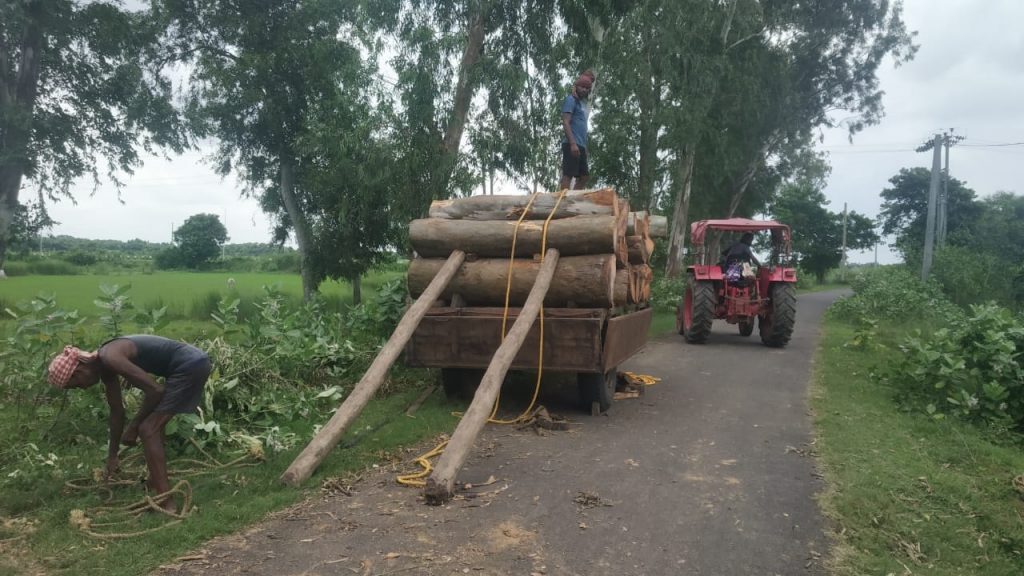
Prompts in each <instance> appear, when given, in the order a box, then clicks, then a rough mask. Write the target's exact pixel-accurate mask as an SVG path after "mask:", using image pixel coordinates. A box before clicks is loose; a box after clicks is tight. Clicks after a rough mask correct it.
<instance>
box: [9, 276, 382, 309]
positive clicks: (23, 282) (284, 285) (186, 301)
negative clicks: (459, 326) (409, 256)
mask: <svg viewBox="0 0 1024 576" xmlns="http://www.w3.org/2000/svg"><path fill="white" fill-rule="evenodd" d="M401 277H402V273H401V272H383V273H376V274H373V275H370V276H367V277H366V278H365V279H364V280H363V294H364V295H367V296H370V295H372V294H373V291H374V290H376V289H377V287H378V286H380V285H381V284H382V283H384V282H387V281H390V280H396V279H399V278H401ZM228 278H234V280H235V288H234V290H231V289H229V288H228ZM103 284H106V285H114V284H120V285H124V284H131V286H132V288H131V291H130V292H129V293H128V294H129V296H131V299H132V301H133V302H134V304H135V307H136V308H160V307H163V306H167V314H168V316H170V317H172V318H197V319H205V318H206V311H207V310H209V308H210V306H211V300H212V302H213V304H215V303H216V302H217V301H218V300H220V298H222V297H225V296H229V295H232V294H233V295H235V296H236V297H238V298H241V299H243V300H251V299H253V298H256V297H258V296H260V295H261V294H262V293H263V286H277V289H278V290H280V291H281V292H282V293H284V294H288V295H292V296H294V297H295V298H296V299H298V298H299V297H300V296H301V294H302V281H301V280H300V278H299V276H298V275H297V274H281V273H248V272H246V273H230V272H155V273H153V274H121V275H76V276H20V277H12V278H8V279H6V280H4V281H3V282H0V307H4V308H6V307H10V306H12V305H13V304H15V303H16V302H20V301H24V300H28V299H30V298H32V297H34V296H36V295H37V294H40V293H45V294H54V295H56V297H57V302H58V303H59V304H60V305H61V307H62V308H64V309H66V310H78V311H79V313H81V314H85V315H91V314H93V313H94V312H96V311H97V308H96V306H95V305H94V304H93V300H95V299H96V296H97V295H99V294H100V289H99V287H100V285H103ZM320 293H321V294H322V295H323V296H324V297H325V298H326V299H327V300H328V301H329V302H330V303H332V304H334V305H337V306H340V305H343V304H349V303H351V301H352V288H351V285H349V283H347V282H336V281H333V280H331V281H327V282H324V283H323V284H321V286H320Z"/></svg>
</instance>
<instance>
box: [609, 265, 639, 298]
mask: <svg viewBox="0 0 1024 576" xmlns="http://www.w3.org/2000/svg"><path fill="white" fill-rule="evenodd" d="M633 290H634V288H633V286H632V274H631V272H630V270H628V269H625V270H617V271H616V272H615V287H614V289H613V292H612V299H613V303H614V306H616V307H618V306H625V305H626V304H630V303H631V302H632V296H633Z"/></svg>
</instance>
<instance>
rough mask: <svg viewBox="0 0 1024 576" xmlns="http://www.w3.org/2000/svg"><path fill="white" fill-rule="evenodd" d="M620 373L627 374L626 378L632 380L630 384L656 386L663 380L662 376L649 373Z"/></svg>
mask: <svg viewBox="0 0 1024 576" xmlns="http://www.w3.org/2000/svg"><path fill="white" fill-rule="evenodd" d="M619 374H622V375H623V376H625V377H626V379H627V380H629V381H630V384H634V385H644V386H654V385H655V384H657V383H658V382H661V378H658V377H657V376H650V375H647V374H636V373H633V372H626V371H622V372H619Z"/></svg>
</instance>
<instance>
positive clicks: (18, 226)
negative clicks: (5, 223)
mask: <svg viewBox="0 0 1024 576" xmlns="http://www.w3.org/2000/svg"><path fill="white" fill-rule="evenodd" d="M54 224H56V222H54V221H53V219H51V218H50V215H49V214H48V213H47V212H46V206H44V205H43V203H42V201H41V200H40V201H38V202H32V203H26V204H22V205H19V206H18V207H17V208H15V210H14V218H13V221H12V222H11V230H10V242H9V244H8V250H13V251H15V252H17V251H19V250H20V251H22V252H28V251H30V250H35V249H37V248H38V246H39V244H38V242H39V238H40V235H41V234H42V232H43V230H45V229H47V228H51V227H53V225H54Z"/></svg>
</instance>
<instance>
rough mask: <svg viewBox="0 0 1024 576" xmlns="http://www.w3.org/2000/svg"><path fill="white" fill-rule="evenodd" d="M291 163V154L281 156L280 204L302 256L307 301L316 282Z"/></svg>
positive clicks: (310, 241) (306, 229) (304, 219)
mask: <svg viewBox="0 0 1024 576" xmlns="http://www.w3.org/2000/svg"><path fill="white" fill-rule="evenodd" d="M293 162H294V160H293V159H292V157H291V154H289V153H282V154H281V187H280V193H281V202H282V203H283V204H284V209H285V210H287V211H288V218H289V219H290V220H291V221H292V228H294V230H295V243H296V244H298V245H299V254H300V255H301V256H302V270H301V273H302V297H303V299H305V300H306V301H309V300H312V299H313V295H314V294H316V289H317V284H318V282H317V281H316V278H315V277H314V276H313V268H312V260H313V254H312V252H313V245H312V238H311V237H310V232H309V222H308V221H307V220H306V214H305V213H304V212H303V211H302V208H301V207H300V206H299V201H298V199H297V198H296V197H295V165H294V164H293Z"/></svg>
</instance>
